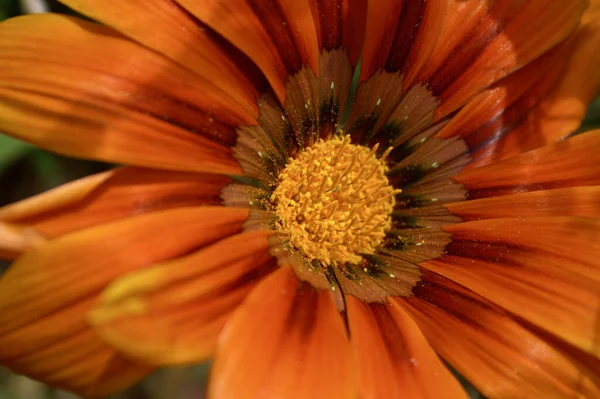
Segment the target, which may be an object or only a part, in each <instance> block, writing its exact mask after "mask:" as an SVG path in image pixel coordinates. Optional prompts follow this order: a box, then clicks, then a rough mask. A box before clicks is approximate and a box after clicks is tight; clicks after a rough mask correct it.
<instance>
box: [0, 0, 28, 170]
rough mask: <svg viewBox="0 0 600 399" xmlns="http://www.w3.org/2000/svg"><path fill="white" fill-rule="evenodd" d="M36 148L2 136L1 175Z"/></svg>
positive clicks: (0, 153) (0, 136) (0, 140)
mask: <svg viewBox="0 0 600 399" xmlns="http://www.w3.org/2000/svg"><path fill="white" fill-rule="evenodd" d="M0 1H2V0H0ZM34 148H35V147H34V146H32V145H31V144H28V143H25V142H24V141H21V140H17V139H13V138H11V137H8V136H4V135H2V134H0V174H2V173H4V171H5V170H6V168H8V167H9V166H10V165H12V164H13V163H15V162H16V161H18V160H19V159H21V158H22V157H23V156H25V155H26V154H27V153H29V152H30V151H31V150H33V149H34Z"/></svg>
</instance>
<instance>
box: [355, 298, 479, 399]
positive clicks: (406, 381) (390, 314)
mask: <svg viewBox="0 0 600 399" xmlns="http://www.w3.org/2000/svg"><path fill="white" fill-rule="evenodd" d="M346 306H347V311H348V323H349V325H350V344H351V347H352V349H353V353H354V356H355V357H354V360H355V366H356V367H357V372H356V375H357V376H358V381H359V396H360V397H361V398H362V399H378V398H386V399H388V398H389V399H394V398H411V399H419V398H431V399H434V398H442V397H443V398H447V399H453V398H463V399H466V398H467V397H468V396H467V394H466V392H465V391H464V390H463V389H462V387H461V385H460V384H459V383H458V381H457V380H456V379H455V378H454V377H453V376H452V373H450V371H449V370H448V369H447V368H446V366H444V364H443V363H442V362H441V360H440V359H439V358H438V357H437V355H436V354H435V352H434V351H433V350H432V349H431V347H430V346H429V344H428V343H427V341H426V340H425V338H424V337H423V334H422V333H421V331H420V330H419V328H418V327H417V325H416V324H415V322H414V321H412V320H411V319H410V317H409V316H408V314H406V312H405V311H404V310H403V309H402V308H401V307H400V306H398V304H397V303H394V304H387V305H380V304H371V305H368V304H365V303H364V302H362V301H360V300H358V299H356V298H354V297H352V296H346Z"/></svg>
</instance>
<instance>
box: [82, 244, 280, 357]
mask: <svg viewBox="0 0 600 399" xmlns="http://www.w3.org/2000/svg"><path fill="white" fill-rule="evenodd" d="M268 246H269V245H268V242H267V234H265V232H256V233H246V234H240V235H237V236H234V237H231V238H228V239H225V240H222V241H219V242H217V243H215V244H213V245H211V246H209V247H207V248H205V249H202V250H200V251H198V252H196V253H194V254H191V255H189V256H186V257H184V258H181V259H177V260H171V261H166V262H163V263H159V264H156V265H154V266H152V267H151V268H148V269H145V270H142V271H138V272H133V273H131V274H128V275H127V276H125V277H121V278H120V279H118V280H117V281H116V282H115V283H113V284H112V285H111V286H109V287H108V288H107V289H106V290H105V291H104V292H103V293H102V295H101V296H100V300H99V301H98V302H97V303H96V305H95V306H94V308H93V309H92V311H91V313H90V315H89V317H88V320H89V321H90V322H91V323H92V325H93V326H94V328H95V329H96V331H97V332H98V333H99V334H100V335H101V336H102V337H103V338H104V339H105V340H106V341H107V342H109V343H110V344H112V345H114V346H115V347H116V348H118V349H119V350H121V351H122V352H123V353H127V354H129V355H130V356H132V357H135V358H139V359H142V360H143V361H145V362H147V363H150V364H156V365H157V366H158V365H165V364H187V363H198V362H200V361H202V360H204V359H206V358H207V357H208V356H211V355H212V354H213V353H214V349H215V345H216V341H217V336H218V334H219V332H220V331H221V329H222V327H223V325H224V324H225V323H226V321H227V320H228V318H229V316H230V314H231V312H232V311H233V310H234V309H235V308H236V307H237V306H238V305H239V304H240V303H241V302H242V300H243V299H244V298H245V296H246V294H247V293H248V292H249V291H250V290H251V289H252V287H253V286H254V285H255V284H256V282H257V281H259V280H260V279H261V278H262V277H263V276H264V275H265V274H266V273H268V272H270V271H272V270H273V267H274V264H275V260H274V259H273V258H272V257H271V256H270V255H269V254H268V251H267V249H268Z"/></svg>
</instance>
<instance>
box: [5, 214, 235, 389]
mask: <svg viewBox="0 0 600 399" xmlns="http://www.w3.org/2000/svg"><path fill="white" fill-rule="evenodd" d="M246 217H247V211H245V210H240V209H234V208H220V207H218V208H212V207H204V208H182V209H178V210H170V211H163V212H154V213H152V214H148V215H142V216H137V217H132V218H129V219H126V220H123V221H119V222H114V223H111V224H104V225H100V226H98V227H93V228H90V229H86V230H83V231H81V232H78V233H74V234H69V235H66V236H63V237H61V238H58V239H56V240H53V241H49V242H47V243H42V244H39V245H36V246H35V247H34V248H32V249H30V250H28V251H26V252H25V253H24V254H23V255H22V256H21V257H20V258H19V259H18V260H17V261H16V262H15V263H14V264H13V265H12V266H11V267H10V268H9V270H8V271H7V272H6V273H5V274H4V275H3V276H2V277H1V278H0V348H2V349H0V364H3V365H7V366H9V367H11V368H12V369H14V370H17V371H18V372H21V373H24V374H27V375H30V376H33V377H34V378H37V379H40V380H42V381H44V382H48V383H51V384H53V385H57V386H60V387H64V388H67V389H69V390H74V391H77V392H79V393H84V394H87V392H88V391H89V392H93V391H96V390H112V389H117V388H119V387H122V386H123V384H129V383H131V382H132V380H131V379H128V380H127V382H121V383H119V384H117V385H118V386H117V385H115V386H112V385H109V384H111V383H110V380H112V379H117V380H118V379H119V376H118V375H114V374H113V373H115V372H120V371H119V369H118V368H117V369H115V370H112V369H111V370H108V369H107V367H108V365H109V363H111V362H113V361H116V362H120V360H118V359H119V356H117V355H116V354H115V351H114V349H111V347H109V346H108V345H106V344H105V343H104V342H103V341H102V340H101V339H100V338H99V337H97V336H96V335H95V334H93V333H91V332H89V331H90V329H89V326H88V325H87V323H86V322H85V319H84V318H85V315H86V313H87V312H88V310H89V309H90V307H91V306H92V304H93V302H94V301H95V298H96V297H97V296H98V295H99V294H100V292H101V291H102V290H103V289H104V288H105V287H106V286H107V285H108V284H110V283H111V282H112V281H113V280H114V279H116V278H118V277H120V276H121V275H123V274H125V273H128V272H131V271H134V270H139V269H141V268H144V267H147V266H149V265H152V264H154V263H157V262H160V261H163V260H166V259H171V258H174V257H177V256H181V255H184V254H186V253H189V252H190V251H192V250H194V249H196V248H198V247H201V246H203V245H207V244H209V243H211V242H213V241H215V240H218V239H220V238H222V237H226V236H228V235H230V234H234V233H236V232H237V231H239V230H240V229H241V226H240V225H241V223H242V222H243V221H244V220H245V218H246ZM74 337H80V338H74ZM74 339H77V340H78V341H77V342H75V341H73V340H74ZM79 339H81V341H79ZM74 346H75V347H76V349H74ZM90 353H94V356H88V355H89V354H90ZM79 356H80V357H79ZM96 356H97V357H96ZM82 358H84V359H86V361H85V362H84V361H82ZM88 358H89V361H90V362H91V363H87V360H88ZM147 369H148V367H147V366H144V367H143V371H144V372H146V371H147ZM104 373H106V375H104V376H103V374H104ZM138 373H139V371H138ZM136 375H138V374H136ZM124 377H125V376H124ZM104 378H106V379H108V380H106V381H105V380H104ZM104 384H106V386H104Z"/></svg>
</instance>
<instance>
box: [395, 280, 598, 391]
mask: <svg viewBox="0 0 600 399" xmlns="http://www.w3.org/2000/svg"><path fill="white" fill-rule="evenodd" d="M414 294H415V296H414V297H410V298H392V299H390V301H392V302H394V301H397V302H398V304H401V305H402V306H403V308H404V309H406V310H407V312H408V313H409V314H410V316H411V317H412V318H413V320H415V322H416V323H417V324H418V325H419V327H420V329H421V331H422V332H423V334H424V335H425V337H426V338H427V340H428V341H429V343H430V344H431V345H432V346H433V348H434V349H435V350H436V351H437V352H438V353H439V354H440V355H441V356H442V357H443V358H444V359H445V360H447V361H448V362H449V363H450V364H451V365H452V366H453V367H454V368H455V369H457V370H458V371H459V372H460V373H461V374H462V375H463V376H465V377H466V378H467V379H468V380H469V381H470V382H471V383H473V385H475V387H477V389H478V390H479V391H480V392H481V393H483V394H484V395H485V396H487V397H491V398H502V399H508V398H557V399H558V398H574V397H582V398H595V397H600V378H599V377H600V376H598V371H597V370H594V369H593V368H591V367H589V366H588V365H587V364H585V363H584V362H583V361H581V359H578V358H577V357H575V356H573V355H572V354H571V353H570V352H569V351H567V350H563V349H562V348H561V347H560V346H555V345H553V344H551V343H549V342H547V341H545V340H544V339H542V338H540V337H539V336H537V335H535V334H533V333H532V332H530V331H528V330H527V329H526V328H525V327H523V326H521V325H520V324H518V323H517V322H516V321H515V320H513V319H511V318H510V317H508V316H507V315H506V314H505V313H504V312H503V311H502V310H501V309H499V308H498V307H496V306H494V305H493V304H492V303H490V302H488V301H486V300H485V299H484V298H482V297H481V296H479V295H477V294H475V293H473V292H471V291H469V290H467V289H465V288H463V287H461V286H459V285H458V284H456V283H453V282H452V281H450V280H448V279H446V278H444V277H441V276H437V275H434V274H431V275H429V276H427V277H424V278H423V281H422V283H421V284H420V285H419V286H417V287H416V288H415V289H414Z"/></svg>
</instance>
